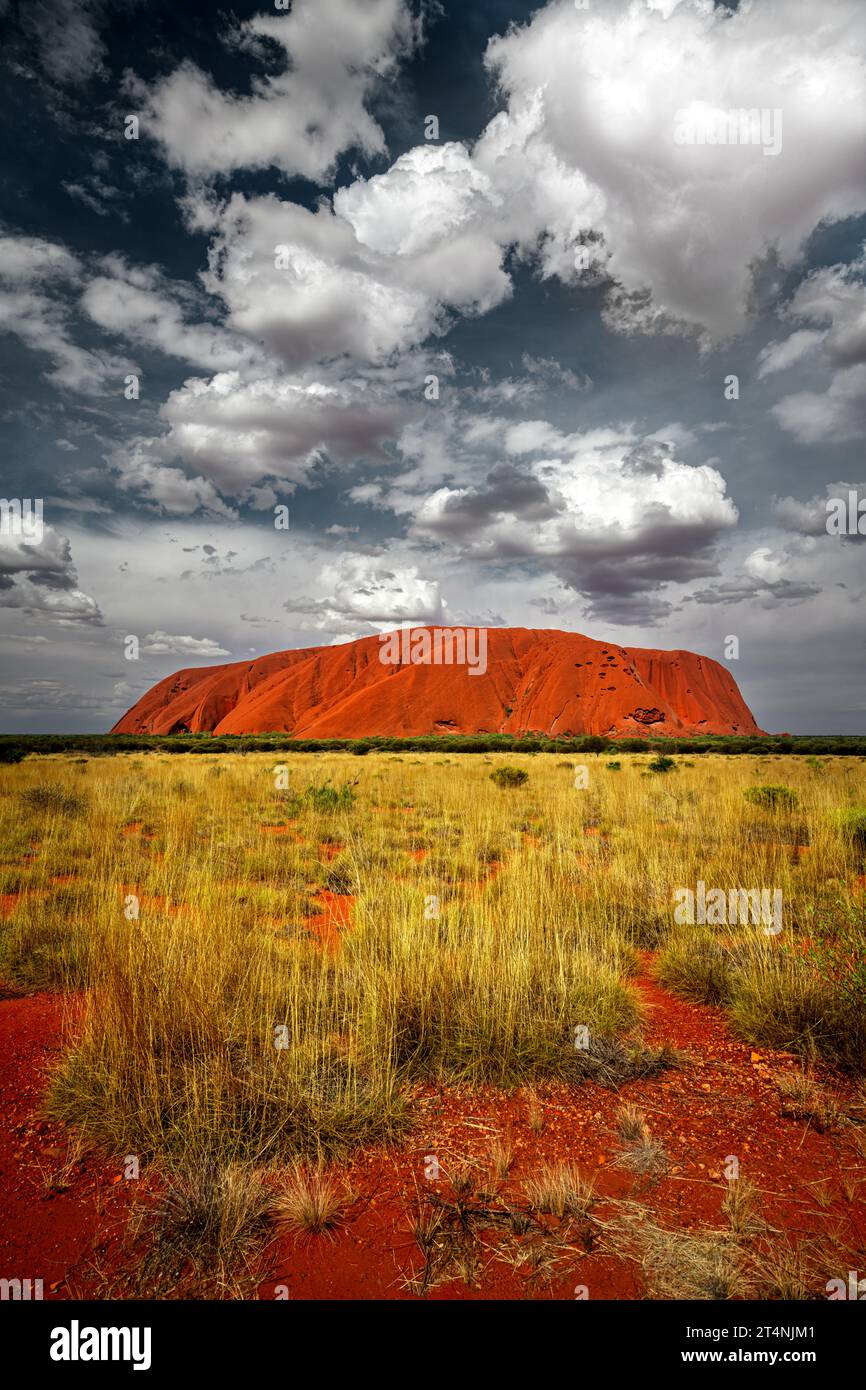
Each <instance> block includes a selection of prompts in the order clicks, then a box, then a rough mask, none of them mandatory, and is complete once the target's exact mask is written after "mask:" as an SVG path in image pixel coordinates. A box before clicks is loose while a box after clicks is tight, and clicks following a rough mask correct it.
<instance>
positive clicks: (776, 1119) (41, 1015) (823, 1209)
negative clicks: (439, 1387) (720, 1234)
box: [0, 914, 866, 1299]
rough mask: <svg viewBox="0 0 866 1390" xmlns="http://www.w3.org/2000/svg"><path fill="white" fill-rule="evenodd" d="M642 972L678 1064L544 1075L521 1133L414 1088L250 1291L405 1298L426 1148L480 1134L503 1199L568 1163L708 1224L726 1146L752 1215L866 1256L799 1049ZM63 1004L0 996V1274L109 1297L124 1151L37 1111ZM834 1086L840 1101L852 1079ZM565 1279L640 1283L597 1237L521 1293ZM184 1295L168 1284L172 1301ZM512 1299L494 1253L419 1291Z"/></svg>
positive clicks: (865, 1261) (848, 1144)
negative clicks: (753, 1188) (734, 1022)
mask: <svg viewBox="0 0 866 1390" xmlns="http://www.w3.org/2000/svg"><path fill="white" fill-rule="evenodd" d="M341 915H342V914H341ZM650 966H651V957H649V956H646V957H645V960H644V972H643V974H642V975H641V977H640V978H639V981H638V985H639V988H640V991H641V993H642V995H643V997H644V1000H645V1002H646V1003H647V1004H648V1005H649V1007H650V1019H649V1025H648V1029H647V1035H648V1040H649V1041H651V1042H660V1041H669V1042H671V1043H674V1044H675V1045H676V1046H677V1047H679V1048H683V1049H684V1050H686V1051H687V1052H688V1053H689V1054H690V1055H691V1058H692V1063H691V1064H690V1065H688V1066H686V1067H685V1068H684V1069H682V1070H676V1071H670V1072H667V1073H664V1074H663V1075H662V1076H660V1077H658V1078H656V1079H653V1080H648V1081H642V1082H635V1083H630V1084H629V1085H628V1086H627V1087H625V1088H624V1091H623V1092H622V1093H617V1092H615V1091H610V1090H606V1089H604V1088H603V1087H601V1086H598V1085H596V1084H595V1083H584V1084H582V1085H580V1086H574V1087H572V1086H566V1085H559V1084H557V1085H551V1086H546V1087H543V1088H541V1090H540V1094H541V1098H542V1102H543V1106H544V1120H545V1123H544V1128H543V1131H542V1132H541V1133H540V1134H535V1133H533V1131H532V1130H531V1129H530V1127H529V1123H528V1116H527V1107H526V1097H525V1095H522V1094H521V1093H515V1094H514V1095H508V1096H504V1095H503V1094H502V1093H501V1092H498V1091H496V1090H494V1089H493V1088H485V1089H483V1090H481V1091H476V1092H474V1093H470V1092H468V1091H464V1090H461V1089H456V1088H442V1089H439V1088H434V1087H427V1088H423V1089H421V1090H420V1091H419V1093H418V1095H417V1097H416V1101H415V1104H416V1111H417V1115H418V1119H417V1123H416V1126H415V1128H414V1129H413V1131H412V1132H411V1134H410V1135H409V1137H408V1139H407V1140H406V1142H405V1143H404V1144H402V1145H401V1146H399V1147H397V1148H395V1149H393V1150H390V1151H382V1150H381V1149H375V1150H370V1151H369V1152H364V1153H361V1154H360V1155H358V1156H357V1157H356V1158H355V1160H354V1161H353V1162H351V1163H349V1164H346V1165H345V1166H344V1167H343V1169H342V1170H340V1171H341V1172H342V1174H343V1175H344V1176H345V1178H346V1180H347V1182H348V1183H349V1184H350V1185H351V1187H352V1189H353V1191H355V1192H356V1193H357V1196H358V1200H357V1201H356V1203H355V1205H354V1206H353V1207H352V1209H351V1210H350V1212H349V1213H348V1219H347V1222H346V1225H345V1226H344V1227H343V1228H341V1229H340V1230H338V1231H337V1232H336V1233H335V1234H334V1235H333V1237H329V1236H315V1237H307V1238H300V1239H295V1238H291V1237H282V1238H280V1239H279V1240H275V1241H274V1242H273V1243H272V1244H271V1245H270V1246H269V1247H268V1248H267V1249H266V1250H265V1252H264V1253H263V1255H262V1257H261V1261H260V1263H259V1266H258V1268H257V1271H256V1272H255V1274H254V1277H253V1281H252V1286H251V1296H256V1288H257V1294H258V1297H259V1298H264V1299H271V1298H274V1297H276V1296H277V1293H276V1290H277V1289H278V1287H279V1286H285V1287H286V1288H287V1289H288V1291H289V1296H290V1297H291V1298H301V1299H307V1298H331V1299H357V1298H374V1299H388V1298H404V1297H411V1296H413V1295H409V1294H407V1293H406V1291H405V1289H404V1288H403V1287H402V1282H401V1275H402V1274H403V1273H405V1272H406V1271H407V1270H409V1269H411V1268H417V1267H418V1265H419V1256H418V1252H417V1249H416V1247H415V1244H414V1240H413V1238H412V1233H411V1224H412V1219H413V1212H414V1211H415V1210H416V1208H417V1198H418V1193H419V1192H421V1193H423V1192H424V1191H425V1189H426V1190H429V1189H428V1185H427V1184H426V1182H425V1179H424V1161H425V1155H428V1154H436V1155H437V1156H438V1158H439V1161H440V1164H441V1169H442V1171H443V1173H445V1174H447V1173H448V1172H449V1171H454V1169H456V1168H457V1167H458V1166H459V1165H460V1163H461V1162H463V1161H465V1160H473V1159H477V1160H483V1159H484V1156H485V1153H486V1150H487V1147H488V1145H489V1142H490V1140H491V1139H492V1138H493V1137H494V1136H497V1135H503V1134H507V1135H509V1136H510V1138H511V1141H512V1143H513V1145H514V1151H515V1161H514V1165H513V1167H512V1170H511V1174H510V1176H509V1179H508V1182H507V1184H506V1187H505V1189H504V1190H505V1191H506V1192H508V1193H511V1194H516V1193H517V1192H518V1191H519V1187H520V1183H521V1181H522V1180H523V1179H524V1178H525V1177H526V1176H528V1175H529V1174H530V1173H532V1172H533V1171H534V1170H536V1169H537V1168H538V1167H539V1166H540V1165H541V1164H543V1163H545V1162H553V1161H563V1160H568V1161H574V1162H576V1163H577V1164H578V1165H579V1167H580V1168H581V1169H582V1170H583V1172H584V1173H586V1174H587V1175H589V1174H592V1175H594V1176H595V1178H596V1183H597V1189H598V1191H599V1193H600V1194H601V1196H602V1198H604V1197H608V1198H609V1197H624V1196H628V1195H629V1194H630V1193H632V1192H634V1193H635V1195H636V1196H638V1197H639V1198H640V1200H641V1201H643V1202H645V1203H646V1204H647V1205H648V1207H649V1209H650V1210H651V1212H652V1213H653V1215H654V1216H655V1217H656V1219H658V1220H660V1221H661V1222H662V1223H663V1224H666V1225H670V1226H673V1227H677V1228H681V1229H682V1228H689V1227H695V1226H698V1225H702V1224H720V1217H719V1208H720V1203H721V1201H722V1198H723V1196H724V1192H725V1187H726V1184H725V1182H724V1180H723V1178H722V1174H721V1169H722V1164H723V1160H724V1158H725V1157H726V1155H728V1154H737V1155H738V1156H739V1158H740V1163H741V1169H740V1171H741V1176H742V1177H748V1178H749V1179H751V1180H752V1181H753V1182H754V1183H756V1184H757V1186H758V1187H759V1189H760V1190H761V1194H762V1195H761V1203H762V1214H763V1215H764V1216H765V1218H766V1219H767V1220H769V1221H770V1223H771V1224H772V1225H773V1226H775V1227H776V1228H778V1229H779V1230H781V1231H783V1232H790V1233H791V1234H792V1236H793V1237H795V1238H800V1237H801V1236H802V1235H803V1234H804V1233H815V1232H817V1231H825V1232H831V1233H833V1246H834V1248H835V1249H838V1251H839V1273H840V1275H841V1276H842V1277H845V1276H846V1274H847V1270H848V1269H849V1268H857V1269H861V1270H862V1269H863V1268H864V1267H866V1203H864V1196H866V1161H864V1155H863V1153H862V1151H861V1150H860V1149H858V1148H857V1146H856V1144H855V1143H854V1139H853V1137H852V1130H851V1129H850V1127H849V1128H847V1129H846V1128H844V1127H843V1128H842V1129H840V1130H838V1131H833V1132H830V1133H818V1132H816V1130H815V1129H814V1128H813V1127H812V1126H811V1125H810V1124H807V1123H805V1122H802V1121H795V1120H790V1119H786V1118H783V1117H782V1116H781V1114H780V1102H779V1094H778V1089H777V1084H776V1082H777V1078H779V1077H780V1076H782V1075H784V1074H786V1073H790V1072H791V1071H793V1070H796V1069H797V1068H798V1065H799V1064H798V1063H797V1062H796V1061H795V1059H793V1058H792V1057H791V1056H789V1055H788V1054H786V1053H780V1052H772V1051H765V1050H763V1049H762V1050H761V1051H760V1052H756V1051H755V1050H754V1049H752V1048H751V1047H749V1046H748V1045H747V1044H744V1043H740V1042H738V1041H736V1040H735V1039H734V1038H732V1037H731V1035H730V1032H729V1029H728V1027H727V1024H726V1021H725V1017H724V1013H723V1011H722V1010H721V1009H717V1008H708V1007H705V1006H703V1005H695V1004H689V1003H686V1002H684V1001H683V1000H681V999H678V998H676V997H675V996H673V995H671V994H670V993H668V992H667V991H666V990H664V989H662V988H660V987H659V986H658V985H657V984H656V983H655V982H654V981H653V979H652V978H651V975H650V974H649V973H648V972H649V969H650ZM63 1010H64V1005H63V1000H62V999H61V997H60V996H58V995H53V994H35V995H30V996H28V997H23V998H19V997H14V996H13V997H6V998H3V999H0V1056H2V1059H3V1066H2V1071H0V1193H2V1196H0V1277H4V1276H5V1277H10V1278H11V1277H16V1276H17V1277H20V1278H27V1277H30V1278H42V1279H44V1280H45V1296H46V1297H48V1298H68V1297H73V1296H83V1295H86V1294H88V1293H89V1294H91V1296H96V1297H99V1296H108V1289H109V1288H112V1287H113V1288H114V1290H115V1293H114V1296H117V1289H118V1288H123V1287H124V1286H128V1284H127V1280H128V1275H129V1272H130V1268H131V1265H130V1260H131V1258H132V1257H131V1255H130V1251H129V1249H128V1248H126V1249H124V1248H123V1245H122V1240H121V1235H122V1228H123V1224H124V1220H125V1217H126V1215H127V1214H128V1211H129V1207H130V1203H131V1200H132V1198H133V1196H134V1195H136V1194H135V1189H136V1187H137V1186H138V1185H137V1184H135V1183H131V1182H125V1181H123V1180H121V1179H120V1177H119V1174H120V1172H121V1165H122V1155H118V1156H117V1157H116V1159H115V1161H114V1163H105V1162H102V1161H100V1160H99V1159H98V1158H97V1157H96V1156H95V1155H93V1154H85V1155H84V1156H83V1157H82V1158H81V1159H80V1161H78V1162H73V1163H71V1164H70V1165H69V1166H65V1156H66V1155H67V1154H68V1153H70V1152H71V1150H70V1137H69V1136H68V1135H67V1134H65V1133H64V1132H63V1131H61V1130H59V1129H58V1128H57V1127H56V1126H53V1125H49V1124H46V1123H45V1122H44V1121H42V1120H41V1119H40V1118H39V1107H40V1099H41V1097H42V1095H43V1093H44V1090H45V1086H46V1075H47V1072H48V1070H49V1069H50V1067H51V1065H52V1064H53V1063H55V1062H56V1061H57V1060H58V1058H59V1056H60V1054H61V1051H62V1036H61V1033H62V1017H63ZM72 1026H73V1027H74V1023H73V1025H72ZM829 1084H830V1086H831V1087H832V1088H833V1089H834V1090H835V1091H836V1093H837V1095H838V1097H839V1099H840V1101H841V1103H842V1104H850V1101H851V1088H850V1087H847V1086H843V1085H842V1084H841V1083H838V1082H837V1083H833V1082H832V1080H831V1081H830V1082H829ZM623 1100H628V1101H630V1102H633V1103H635V1104H637V1105H638V1106H639V1107H640V1108H641V1109H642V1110H643V1112H644V1113H645V1115H646V1118H647V1121H648V1122H649V1124H650V1127H651V1129H652V1131H653V1134H654V1135H655V1136H656V1137H657V1138H658V1139H660V1140H661V1141H662V1142H663V1144H664V1146H665V1148H666V1150H667V1152H668V1155H669V1162H670V1166H669V1169H668V1172H667V1173H666V1175H665V1176H663V1177H662V1178H661V1179H660V1180H659V1181H658V1182H657V1184H656V1185H655V1186H650V1187H646V1186H644V1185H641V1184H640V1183H638V1185H637V1187H636V1179H635V1178H634V1176H633V1175H632V1174H630V1173H628V1172H627V1171H625V1170H623V1169H621V1168H618V1167H617V1166H616V1163H615V1160H616V1157H617V1154H618V1152H619V1151H620V1149H621V1142H620V1140H619V1138H618V1135H617V1128H616V1121H615V1114H616V1111H617V1109H618V1107H619V1106H620V1105H621V1104H622V1102H623ZM73 1156H74V1155H73ZM142 1187H143V1184H142ZM440 1190H442V1189H441V1188H440ZM106 1280H107V1281H108V1282H107V1283H106V1282H105V1281H106ZM578 1282H579V1283H581V1284H586V1285H587V1286H588V1288H589V1296H590V1297H591V1298H594V1299H599V1298H602V1299H604V1298H634V1297H639V1296H640V1294H641V1283H640V1278H639V1275H638V1273H637V1272H636V1270H635V1268H634V1267H632V1266H631V1265H629V1264H627V1263H625V1262H623V1261H621V1260H618V1259H616V1258H614V1257H613V1256H611V1255H609V1254H605V1253H604V1250H603V1248H601V1249H598V1250H597V1251H594V1252H593V1253H592V1254H589V1255H587V1256H586V1257H585V1258H584V1259H583V1260H582V1261H581V1263H580V1265H579V1268H578V1272H577V1273H575V1272H574V1271H570V1272H568V1273H566V1274H564V1275H562V1276H558V1277H557V1278H555V1279H554V1280H553V1282H552V1283H551V1284H549V1285H539V1286H538V1287H536V1288H535V1289H533V1290H532V1292H531V1295H530V1296H533V1297H541V1298H573V1297H574V1287H575V1285H576V1283H578ZM189 1292H190V1288H189V1287H185V1286H184V1285H183V1284H181V1286H180V1287H178V1288H177V1289H176V1290H175V1296H177V1297H183V1296H184V1295H185V1293H186V1294H189ZM199 1292H200V1290H199ZM525 1296H527V1288H526V1283H525V1279H524V1278H523V1277H519V1276H516V1275H514V1274H513V1272H512V1271H510V1270H509V1269H507V1268H505V1267H504V1266H501V1265H499V1264H492V1265H491V1266H490V1267H489V1268H488V1270H487V1271H486V1273H485V1276H484V1278H483V1280H482V1283H481V1286H480V1287H479V1288H476V1289H467V1288H466V1287H465V1286H464V1285H463V1284H462V1283H459V1282H454V1283H451V1284H448V1285H445V1286H443V1287H441V1288H438V1289H436V1290H434V1291H433V1292H432V1293H431V1294H430V1295H429V1297H431V1298H437V1299H439V1298H451V1299H454V1298H456V1299H472V1298H490V1297H495V1298H513V1297H525Z"/></svg>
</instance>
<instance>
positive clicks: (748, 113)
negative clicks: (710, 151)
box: [674, 101, 782, 156]
mask: <svg viewBox="0 0 866 1390" xmlns="http://www.w3.org/2000/svg"><path fill="white" fill-rule="evenodd" d="M674 122H675V124H674V141H675V143H676V144H677V145H760V146H761V149H762V150H763V153H764V154H766V155H770V156H774V155H777V154H781V151H782V113H781V111H780V110H779V108H778V107H775V108H772V109H770V108H769V107H763V108H762V109H760V110H759V109H758V108H757V107H753V108H752V109H751V110H740V109H737V108H730V109H728V110H726V111H722V110H719V109H718V108H717V107H714V106H708V105H707V104H706V102H702V101H696V102H693V103H692V105H691V106H686V107H683V108H682V109H681V110H680V111H677V113H676V115H675V116H674Z"/></svg>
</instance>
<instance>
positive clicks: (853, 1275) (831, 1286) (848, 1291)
mask: <svg viewBox="0 0 866 1390" xmlns="http://www.w3.org/2000/svg"><path fill="white" fill-rule="evenodd" d="M825 1288H826V1290H827V1297H828V1298H829V1299H830V1300H831V1301H832V1300H834V1299H840V1298H844V1299H853V1300H858V1299H866V1279H858V1277H857V1271H856V1269H849V1270H848V1283H847V1284H846V1283H845V1280H844V1279H828V1280H827V1283H826V1285H825Z"/></svg>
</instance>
